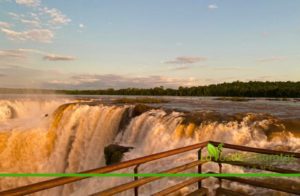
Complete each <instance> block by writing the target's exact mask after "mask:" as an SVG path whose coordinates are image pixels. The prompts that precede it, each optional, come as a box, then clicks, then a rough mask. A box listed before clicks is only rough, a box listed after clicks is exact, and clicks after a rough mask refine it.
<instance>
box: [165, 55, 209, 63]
mask: <svg viewBox="0 0 300 196" xmlns="http://www.w3.org/2000/svg"><path fill="white" fill-rule="evenodd" d="M206 60H207V58H205V57H198V56H180V57H177V58H176V59H173V60H170V61H166V62H164V63H166V64H193V63H198V62H201V61H206Z"/></svg>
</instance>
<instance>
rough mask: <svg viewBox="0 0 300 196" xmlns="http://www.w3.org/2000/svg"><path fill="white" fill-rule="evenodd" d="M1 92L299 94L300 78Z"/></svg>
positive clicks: (197, 94) (5, 91)
mask: <svg viewBox="0 0 300 196" xmlns="http://www.w3.org/2000/svg"><path fill="white" fill-rule="evenodd" d="M0 93H10V94H12V93H17V94H20V93H35V94H52V93H56V94H68V95H146V96H155V95H166V96H229V97H291V98H295V97H300V82H257V81H250V82H239V81H236V82H232V83H221V84H212V85H207V86H195V87H179V88H178V89H171V88H164V87H162V86H160V87H155V88H148V89H142V88H126V89H112V88H109V89H105V90H45V89H0Z"/></svg>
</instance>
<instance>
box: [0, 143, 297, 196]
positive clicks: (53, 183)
mask: <svg viewBox="0 0 300 196" xmlns="http://www.w3.org/2000/svg"><path fill="white" fill-rule="evenodd" d="M208 143H211V144H213V145H215V146H217V145H219V144H220V142H214V141H207V142H202V143H199V144H194V145H190V146H186V147H182V148H178V149H174V150H169V151H165V152H161V153H157V154H153V155H149V156H145V157H141V158H137V159H133V160H129V161H124V162H121V163H118V164H114V165H110V166H105V167H101V168H96V169H92V170H88V171H84V172H81V174H94V173H109V172H113V171H117V170H120V169H124V168H129V167H134V173H138V167H139V166H140V165H142V164H145V163H148V162H151V161H157V160H160V159H162V158H166V157H170V156H173V155H178V154H181V153H185V152H189V151H192V150H198V160H196V161H193V162H191V163H187V164H184V165H181V166H178V167H175V168H172V169H168V170H165V171H162V172H161V173H178V172H182V171H185V170H187V169H190V168H194V167H197V168H198V169H197V171H198V173H202V165H203V164H204V163H206V162H208V161H203V160H201V151H202V149H203V148H205V147H206V146H207V144H208ZM223 148H228V149H233V150H239V151H246V152H253V153H260V154H271V155H281V154H284V155H292V156H293V157H294V158H298V159H299V158H300V153H293V152H284V151H277V150H269V149H260V148H252V147H246V146H239V145H233V144H227V143H223ZM217 164H218V165H219V172H220V173H222V164H231V165H236V166H242V167H251V166H252V167H254V166H259V165H258V164H250V163H245V162H238V161H234V162H233V161H217ZM260 169H261V168H260ZM262 170H267V171H271V172H276V173H300V171H294V170H288V169H282V168H265V169H262ZM86 178H89V177H60V178H56V179H51V180H47V181H43V182H39V183H35V184H30V185H27V186H23V187H18V188H15V189H11V190H6V191H2V192H0V196H2V195H10V196H11V195H12V196H18V195H26V194H31V193H36V192H39V191H43V190H46V189H51V188H54V187H58V186H62V185H65V184H69V183H73V182H76V181H80V180H84V179H86ZM160 178H162V177H145V178H140V179H139V178H137V177H134V180H133V181H132V182H128V183H125V184H122V185H119V186H115V187H113V188H109V189H106V190H103V191H101V192H98V193H94V194H93V195H94V196H95V195H101V196H102V195H114V194H116V193H120V192H123V191H127V190H130V189H133V190H134V195H135V196H137V195H138V193H139V190H138V188H139V187H140V186H142V185H145V184H147V183H150V182H153V181H156V180H159V179H160ZM203 179H205V178H204V177H195V178H192V179H189V180H186V181H183V182H180V183H179V184H177V185H174V186H170V187H168V188H166V189H164V190H160V191H159V192H157V193H155V194H154V195H155V196H158V195H160V196H161V195H167V194H170V193H172V192H175V191H178V190H180V189H181V188H184V187H186V186H190V185H192V184H194V183H197V184H198V190H204V189H203V187H202V184H201V181H202V180H203ZM218 179H219V183H220V188H219V189H218V190H217V191H226V190H225V189H223V188H222V180H231V181H235V182H239V183H244V184H248V185H251V186H258V187H263V188H268V189H273V190H277V191H283V192H287V193H293V194H299V195H300V190H293V189H288V188H280V187H279V188H278V186H276V185H272V184H270V183H262V182H257V181H254V180H248V179H244V178H237V177H218ZM227 191H228V192H230V190H227Z"/></svg>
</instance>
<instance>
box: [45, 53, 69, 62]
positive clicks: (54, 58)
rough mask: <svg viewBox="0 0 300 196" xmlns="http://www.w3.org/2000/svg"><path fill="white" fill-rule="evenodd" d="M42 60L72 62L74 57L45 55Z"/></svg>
mask: <svg viewBox="0 0 300 196" xmlns="http://www.w3.org/2000/svg"><path fill="white" fill-rule="evenodd" d="M43 59H44V60H48V61H73V60H75V57H72V56H61V55H55V54H47V55H45V56H44V57H43Z"/></svg>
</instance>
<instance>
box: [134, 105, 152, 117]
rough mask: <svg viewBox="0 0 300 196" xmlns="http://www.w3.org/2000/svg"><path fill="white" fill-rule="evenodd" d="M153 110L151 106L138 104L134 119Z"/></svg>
mask: <svg viewBox="0 0 300 196" xmlns="http://www.w3.org/2000/svg"><path fill="white" fill-rule="evenodd" d="M152 109H154V108H153V107H151V106H148V105H144V104H137V105H136V106H135V107H134V109H133V111H132V117H136V116H139V115H141V114H143V113H144V112H147V111H149V110H152Z"/></svg>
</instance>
